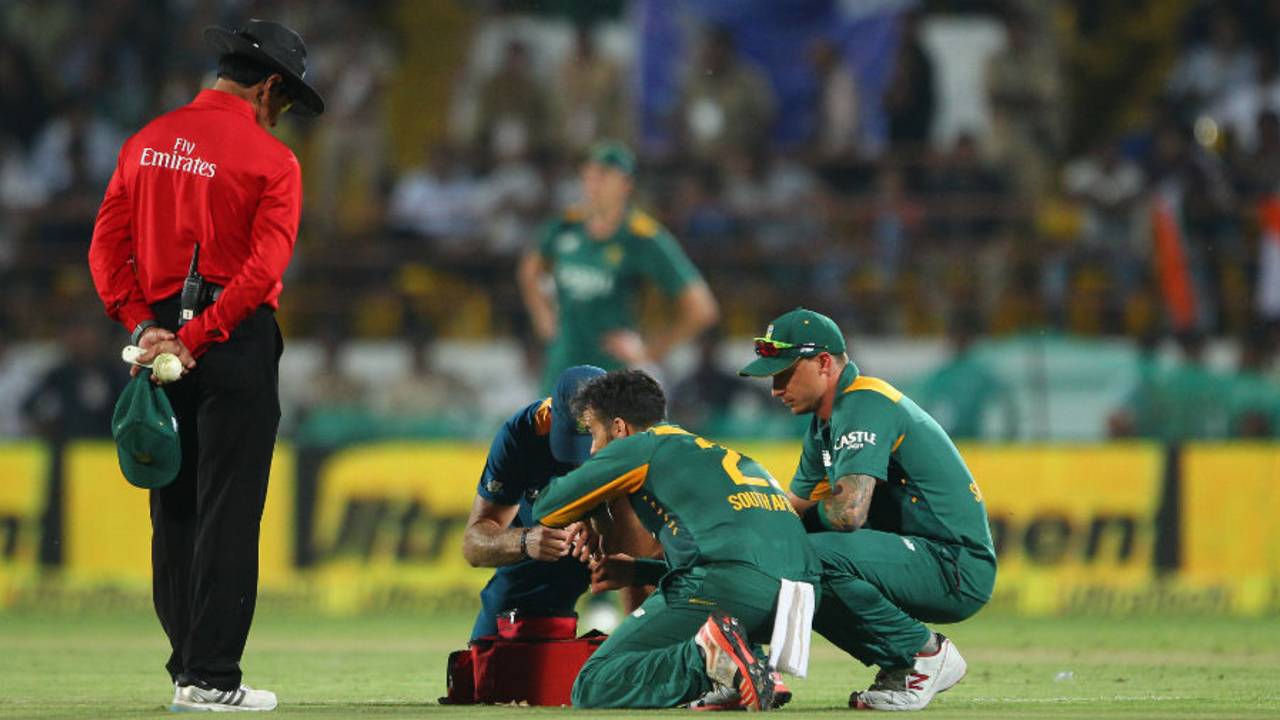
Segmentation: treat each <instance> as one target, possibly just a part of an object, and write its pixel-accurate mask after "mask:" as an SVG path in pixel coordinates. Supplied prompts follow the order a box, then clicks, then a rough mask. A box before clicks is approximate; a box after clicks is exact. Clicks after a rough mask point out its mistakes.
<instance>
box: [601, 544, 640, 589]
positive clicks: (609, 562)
mask: <svg viewBox="0 0 1280 720" xmlns="http://www.w3.org/2000/svg"><path fill="white" fill-rule="evenodd" d="M635 579H636V559H635V558H633V557H631V556H630V555H623V554H622V553H615V554H613V555H609V556H608V557H602V558H596V559H595V560H593V561H592V562H591V592H593V593H602V592H605V591H606V590H617V589H619V588H624V587H631V585H632V584H633V583H634V582H635Z"/></svg>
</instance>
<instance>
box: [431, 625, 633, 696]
mask: <svg viewBox="0 0 1280 720" xmlns="http://www.w3.org/2000/svg"><path fill="white" fill-rule="evenodd" d="M577 628H578V620H577V618H572V617H521V616H517V617H514V618H512V617H509V616H503V617H499V618H498V634H497V635H486V636H484V637H479V638H476V639H475V640H473V641H471V645H470V647H468V648H467V649H466V650H457V651H455V652H452V653H450V654H449V666H448V688H449V694H448V695H447V696H445V697H442V698H440V703H441V704H442V705H472V704H476V703H486V704H492V703H521V702H523V703H528V704H530V705H569V704H570V702H569V695H570V692H571V691H572V690H573V680H574V678H576V677H577V676H578V671H579V670H581V669H582V665H583V663H585V662H586V661H587V658H589V657H591V653H593V652H595V651H596V648H598V647H600V645H601V643H603V642H604V641H605V640H606V639H607V638H608V636H607V635H604V634H602V633H599V632H597V631H594V630H593V631H591V632H589V633H587V634H586V635H583V636H582V637H575V634H576V632H577Z"/></svg>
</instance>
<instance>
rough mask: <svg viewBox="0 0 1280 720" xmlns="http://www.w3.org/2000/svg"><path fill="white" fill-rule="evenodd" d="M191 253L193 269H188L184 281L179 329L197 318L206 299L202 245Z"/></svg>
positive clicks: (198, 244)
mask: <svg viewBox="0 0 1280 720" xmlns="http://www.w3.org/2000/svg"><path fill="white" fill-rule="evenodd" d="M195 245H196V247H195V250H192V251H191V267H189V268H187V279H186V280H183V281H182V297H181V299H180V301H179V302H180V305H181V312H179V313H178V327H182V326H183V325H185V324H186V323H187V321H189V320H191V319H192V318H194V317H195V316H196V312H198V311H199V310H200V302H201V300H202V298H203V297H204V277H203V276H201V275H200V270H199V269H198V265H199V264H200V243H196V244H195Z"/></svg>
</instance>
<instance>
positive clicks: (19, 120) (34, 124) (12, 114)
mask: <svg viewBox="0 0 1280 720" xmlns="http://www.w3.org/2000/svg"><path fill="white" fill-rule="evenodd" d="M47 92H48V88H47V87H46V86H45V84H44V83H42V82H41V80H40V75H39V73H37V71H36V66H35V64H34V63H33V62H32V60H31V56H30V54H28V53H27V51H26V49H25V48H24V47H23V46H21V45H19V44H18V43H17V42H15V41H13V40H12V39H10V38H7V37H5V36H4V35H3V34H0V107H2V108H4V112H2V113H0V137H2V136H5V135H11V136H12V137H13V138H15V139H16V140H17V141H18V142H19V143H20V144H21V145H23V146H29V145H30V144H31V143H32V142H33V141H34V139H35V137H36V133H37V132H39V130H40V128H41V126H42V125H43V123H44V120H45V117H46V116H47V114H48V112H49V107H48V98H47Z"/></svg>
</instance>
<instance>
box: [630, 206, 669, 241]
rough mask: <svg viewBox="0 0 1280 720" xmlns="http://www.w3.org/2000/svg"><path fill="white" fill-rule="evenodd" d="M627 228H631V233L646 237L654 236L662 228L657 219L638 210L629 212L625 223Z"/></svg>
mask: <svg viewBox="0 0 1280 720" xmlns="http://www.w3.org/2000/svg"><path fill="white" fill-rule="evenodd" d="M627 228H628V229H629V230H631V234H633V235H639V236H640V237H646V238H651V237H654V236H656V235H657V234H658V232H659V231H660V230H662V226H661V225H659V224H658V221H657V220H654V219H653V218H652V217H650V216H649V215H648V214H646V213H643V212H640V211H639V210H633V211H632V212H631V219H630V220H629V222H628V223H627Z"/></svg>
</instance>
